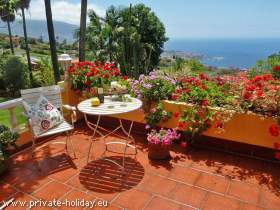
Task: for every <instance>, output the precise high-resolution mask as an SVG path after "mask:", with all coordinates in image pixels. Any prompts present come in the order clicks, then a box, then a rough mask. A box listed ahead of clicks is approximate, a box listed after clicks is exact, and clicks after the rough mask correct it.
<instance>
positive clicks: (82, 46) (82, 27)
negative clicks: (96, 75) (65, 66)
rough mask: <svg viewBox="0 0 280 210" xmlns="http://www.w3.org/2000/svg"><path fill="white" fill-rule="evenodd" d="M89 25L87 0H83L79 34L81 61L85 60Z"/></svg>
mask: <svg viewBox="0 0 280 210" xmlns="http://www.w3.org/2000/svg"><path fill="white" fill-rule="evenodd" d="M86 27H87V0H81V19H80V36H79V39H80V40H79V61H85V34H86Z"/></svg>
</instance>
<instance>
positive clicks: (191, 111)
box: [178, 105, 215, 141]
mask: <svg viewBox="0 0 280 210" xmlns="http://www.w3.org/2000/svg"><path fill="white" fill-rule="evenodd" d="M214 114H215V112H214V111H213V110H211V109H210V108H209V107H207V106H198V105H192V106H188V107H187V108H186V109H185V110H184V111H183V112H182V113H180V115H178V117H179V116H180V118H179V123H178V128H179V129H180V130H183V131H184V132H185V133H186V134H187V135H188V137H189V141H192V140H193V137H194V136H195V135H198V134H201V133H202V132H203V131H205V130H207V129H208V128H209V127H210V125H211V123H212V122H213V120H214V119H213V116H214Z"/></svg>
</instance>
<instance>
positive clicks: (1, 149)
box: [0, 125, 18, 160]
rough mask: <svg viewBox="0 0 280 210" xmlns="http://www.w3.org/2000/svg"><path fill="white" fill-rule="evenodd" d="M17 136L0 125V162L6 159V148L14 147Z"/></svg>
mask: <svg viewBox="0 0 280 210" xmlns="http://www.w3.org/2000/svg"><path fill="white" fill-rule="evenodd" d="M17 138H18V134H17V133H16V132H13V131H11V129H10V128H8V127H6V126H4V125H0V160H4V159H5V158H6V157H7V152H6V150H7V147H8V146H13V147H16V140H17Z"/></svg>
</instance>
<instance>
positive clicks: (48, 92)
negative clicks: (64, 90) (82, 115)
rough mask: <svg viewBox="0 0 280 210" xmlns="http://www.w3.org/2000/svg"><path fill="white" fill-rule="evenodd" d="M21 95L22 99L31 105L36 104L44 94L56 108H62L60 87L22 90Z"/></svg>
mask: <svg viewBox="0 0 280 210" xmlns="http://www.w3.org/2000/svg"><path fill="white" fill-rule="evenodd" d="M20 94H21V98H22V99H23V100H24V101H26V102H27V103H28V104H30V105H33V104H35V103H36V102H37V100H38V98H39V97H40V95H41V94H42V95H43V96H45V97H46V98H47V99H48V100H49V102H50V103H51V104H52V105H54V106H55V107H56V108H58V109H61V106H62V102H61V88H60V87H59V86H58V85H53V86H48V87H39V88H32V89H25V90H20Z"/></svg>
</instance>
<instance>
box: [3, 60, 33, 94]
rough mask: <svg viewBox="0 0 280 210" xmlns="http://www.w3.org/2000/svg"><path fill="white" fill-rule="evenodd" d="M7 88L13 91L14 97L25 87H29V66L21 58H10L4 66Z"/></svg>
mask: <svg viewBox="0 0 280 210" xmlns="http://www.w3.org/2000/svg"><path fill="white" fill-rule="evenodd" d="M3 69H4V79H5V86H6V88H7V89H9V90H11V92H12V94H13V96H14V95H15V94H17V92H18V91H19V90H20V89H22V88H25V87H28V86H29V79H28V74H27V65H26V64H25V63H24V62H23V61H22V59H21V58H20V57H17V56H10V57H9V58H8V59H7V61H6V62H5V64H4V66H3Z"/></svg>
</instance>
